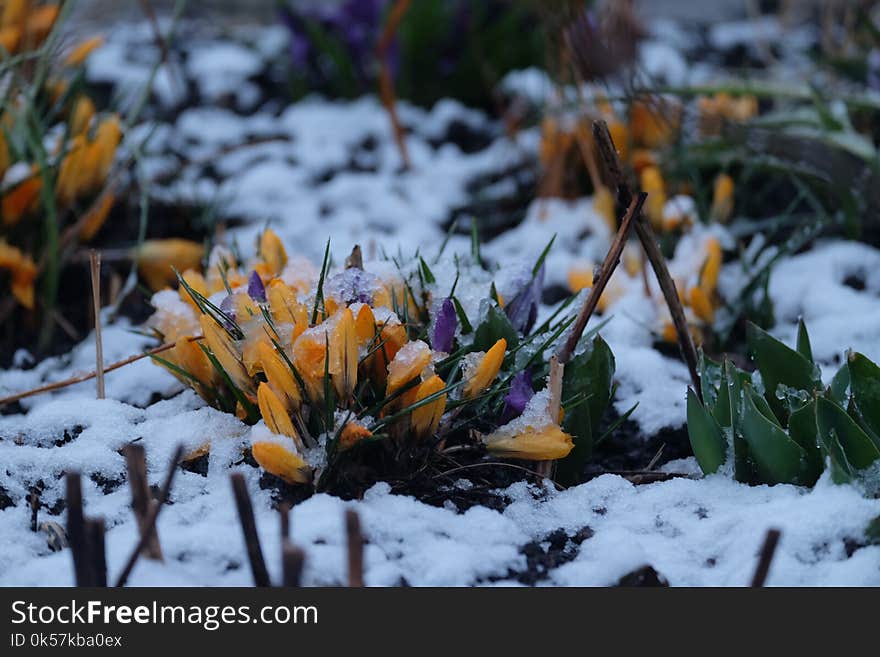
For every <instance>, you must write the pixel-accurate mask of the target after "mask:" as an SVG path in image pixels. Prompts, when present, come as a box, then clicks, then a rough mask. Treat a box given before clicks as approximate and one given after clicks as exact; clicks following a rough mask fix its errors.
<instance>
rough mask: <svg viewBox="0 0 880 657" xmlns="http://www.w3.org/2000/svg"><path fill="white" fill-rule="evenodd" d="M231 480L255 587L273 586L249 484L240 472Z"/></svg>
mask: <svg viewBox="0 0 880 657" xmlns="http://www.w3.org/2000/svg"><path fill="white" fill-rule="evenodd" d="M229 478H230V479H231V480H232V492H233V495H235V506H236V507H237V508H238V519H239V520H240V521H241V530H242V532H243V533H244V542H245V546H246V547H247V554H248V560H249V561H250V563H251V572H252V573H253V575H254V585H255V586H271V582H270V581H269V571H268V570H266V561H265V560H264V559H263V549H262V548H261V547H260V537H259V535H258V534H257V522H256V520H255V519H254V507H253V505H252V504H251V496H250V495H249V494H248V490H247V482H245V480H244V475H242V474H241V473H240V472H234V473H233V474H231V475H230V476H229Z"/></svg>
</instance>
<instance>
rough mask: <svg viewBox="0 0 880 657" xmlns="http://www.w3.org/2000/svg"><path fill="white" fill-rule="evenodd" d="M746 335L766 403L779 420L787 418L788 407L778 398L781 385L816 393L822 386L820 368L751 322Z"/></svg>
mask: <svg viewBox="0 0 880 657" xmlns="http://www.w3.org/2000/svg"><path fill="white" fill-rule="evenodd" d="M746 333H747V337H748V343H749V348H750V350H751V352H752V355H753V357H754V359H755V364H756V365H757V367H758V371H760V372H761V379H762V380H763V382H764V394H765V395H766V397H767V401H768V402H769V403H770V406H771V407H772V408H773V411H774V414H775V415H776V416H777V417H784V416H785V415H786V410H785V406H784V405H783V403H782V402H781V401H780V400H779V399H778V398H777V397H776V393H777V390H778V388H779V385H780V384H782V385H785V386H788V387H791V388H794V389H795V390H807V391H812V390H815V389H816V388H817V386H818V385H819V384H820V381H819V377H818V375H817V368H816V367H815V365H813V363H812V362H810V361H809V360H807V359H806V358H804V356H803V355H802V354H800V353H799V352H797V351H795V350H794V349H791V348H790V347H787V346H786V345H784V344H783V343H782V342H780V341H779V340H777V339H776V338H774V337H773V336H772V335H770V334H769V333H767V332H766V331H765V330H763V329H762V328H760V327H759V326H757V325H756V324H753V323H751V322H749V323H748V327H747V331H746Z"/></svg>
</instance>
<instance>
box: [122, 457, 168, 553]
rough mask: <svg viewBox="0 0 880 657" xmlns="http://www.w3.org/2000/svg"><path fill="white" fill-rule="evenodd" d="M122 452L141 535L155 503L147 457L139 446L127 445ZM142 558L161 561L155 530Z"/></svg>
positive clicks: (132, 504)
mask: <svg viewBox="0 0 880 657" xmlns="http://www.w3.org/2000/svg"><path fill="white" fill-rule="evenodd" d="M124 451H125V463H126V466H127V469H128V483H129V486H130V487H131V508H132V511H134V515H135V518H136V519H137V524H138V528H139V529H140V532H141V535H143V533H144V530H145V529H146V523H147V517H148V515H149V512H150V508H151V507H152V506H153V505H154V504H155V503H156V502H155V501H154V500H152V499H151V498H150V486H149V484H148V483H147V456H146V452H145V451H144V448H143V447H142V446H141V445H133V444H132V445H128V446H127V447H126V448H125V450H124ZM144 556H145V557H147V559H155V560H156V561H162V547H161V545H160V544H159V534H158V533H157V532H156V531H155V529H154V530H153V532H151V534H150V536H149V538H148V540H147V545H146V547H145V548H144Z"/></svg>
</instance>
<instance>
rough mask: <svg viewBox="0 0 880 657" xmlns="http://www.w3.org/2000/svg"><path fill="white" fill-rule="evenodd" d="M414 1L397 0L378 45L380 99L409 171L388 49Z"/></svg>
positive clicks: (404, 165)
mask: <svg viewBox="0 0 880 657" xmlns="http://www.w3.org/2000/svg"><path fill="white" fill-rule="evenodd" d="M411 3H412V0H397V1H396V2H395V3H394V6H392V8H391V11H390V12H389V14H388V20H387V21H386V22H385V27H384V28H383V30H382V35H381V37H380V38H379V42H378V43H377V44H376V57H377V59H378V60H379V97H380V98H381V99H382V104H383V105H384V106H385V111H386V112H388V119H389V120H390V122H391V130H392V132H393V133H394V141H395V143H396V144H397V150H398V151H400V159H401V160H402V162H403V168H404V169H409V167H410V160H409V151H408V150H407V148H406V139H405V137H404V134H403V125H401V123H400V117H399V116H398V115H397V95H396V93H395V92H394V80H392V78H391V66H390V64H389V62H388V49H389V48H390V47H391V44H392V42H393V41H394V36H395V34H397V30H398V28H399V27H400V22H401V21H402V20H403V17H404V16H405V15H406V12H407V11H408V10H409V6H410V4H411Z"/></svg>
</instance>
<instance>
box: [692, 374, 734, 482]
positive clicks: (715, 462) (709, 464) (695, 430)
mask: <svg viewBox="0 0 880 657" xmlns="http://www.w3.org/2000/svg"><path fill="white" fill-rule="evenodd" d="M687 430H688V438H690V441H691V449H693V451H694V456H695V457H696V458H697V463H699V464H700V469H701V470H702V471H703V472H704V473H705V474H712V473H713V472H717V471H718V468H720V467H721V465H722V464H723V463H724V461H725V460H726V459H727V441H725V439H724V432H723V431H722V430H721V427H719V426H718V423H717V422H716V421H715V418H713V417H712V415H710V414H709V412H708V411H707V410H706V408H705V407H704V406H703V405H702V404H701V403H700V400H699V399H698V398H697V395H696V393H695V392H694V391H693V390H692V389H691V388H688V394H687Z"/></svg>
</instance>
